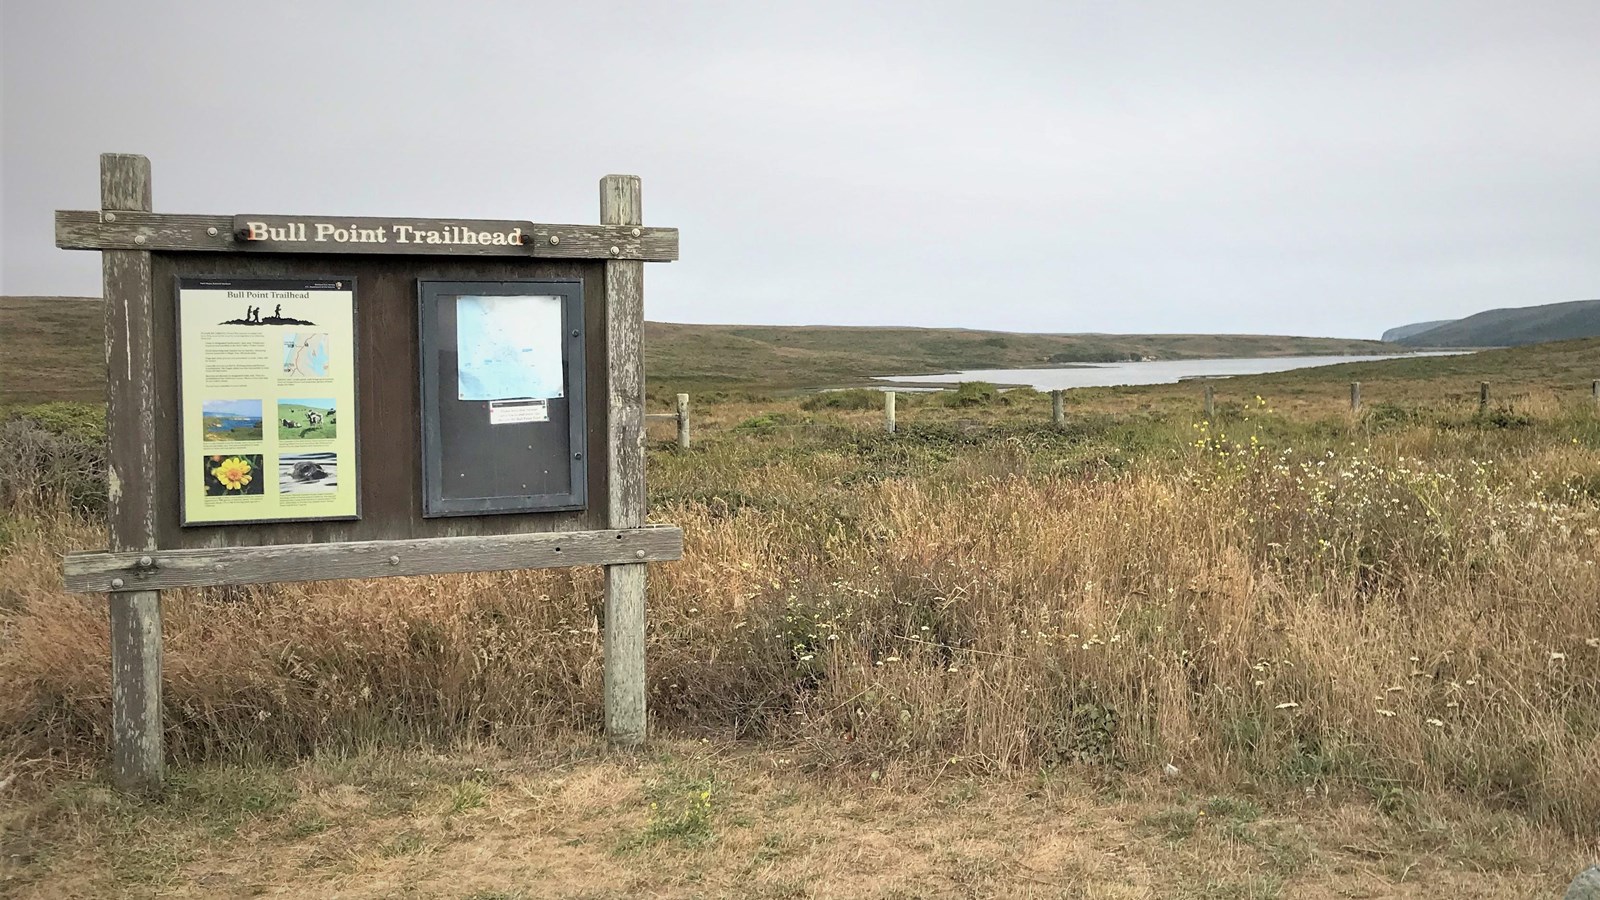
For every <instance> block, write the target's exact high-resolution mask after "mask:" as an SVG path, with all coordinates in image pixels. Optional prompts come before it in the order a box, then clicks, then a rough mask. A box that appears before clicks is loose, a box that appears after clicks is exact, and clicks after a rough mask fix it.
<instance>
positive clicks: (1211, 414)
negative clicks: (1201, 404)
mask: <svg viewBox="0 0 1600 900" xmlns="http://www.w3.org/2000/svg"><path fill="white" fill-rule="evenodd" d="M1216 415H1217V391H1216V388H1215V387H1213V386H1212V385H1210V384H1207V385H1206V421H1207V422H1210V421H1211V420H1212V419H1215V418H1216Z"/></svg>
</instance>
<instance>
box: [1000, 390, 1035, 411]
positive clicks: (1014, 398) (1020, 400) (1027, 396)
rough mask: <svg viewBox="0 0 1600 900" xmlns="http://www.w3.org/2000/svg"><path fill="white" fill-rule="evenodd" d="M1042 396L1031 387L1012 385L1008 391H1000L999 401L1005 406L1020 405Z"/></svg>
mask: <svg viewBox="0 0 1600 900" xmlns="http://www.w3.org/2000/svg"><path fill="white" fill-rule="evenodd" d="M1043 397H1044V394H1042V393H1040V392H1039V391H1036V390H1034V389H1033V388H1031V387H1027V386H1023V387H1014V388H1012V389H1010V390H1008V391H1003V392H1001V394H1000V402H1001V403H1003V404H1005V405H1006V406H1020V405H1024V404H1028V403H1034V402H1037V401H1038V400H1040V399H1042V398H1043Z"/></svg>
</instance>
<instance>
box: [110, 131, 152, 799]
mask: <svg viewBox="0 0 1600 900" xmlns="http://www.w3.org/2000/svg"><path fill="white" fill-rule="evenodd" d="M150 208H151V199H150V160H148V159H146V158H144V157H143V156H133V155H127V154H120V153H106V154H103V155H101V157H100V209H101V213H100V214H101V217H102V218H103V219H104V220H106V221H108V222H115V221H116V219H117V216H118V213H124V212H149V211H150ZM137 243H142V242H136V244H137ZM101 267H102V268H103V269H104V275H105V278H104V284H105V298H106V303H105V308H106V375H107V379H106V421H108V422H122V423H127V425H128V426H131V427H119V428H113V429H110V435H109V436H110V448H109V449H110V452H109V454H108V459H107V469H108V471H107V483H108V490H107V492H106V497H107V507H108V509H107V519H108V520H109V523H110V526H111V527H110V532H111V534H110V538H111V549H112V550H124V551H146V550H154V549H155V548H156V522H155V497H154V491H153V490H152V485H151V478H150V469H149V460H151V459H152V458H154V456H155V452H154V451H155V447H154V443H155V440H156V436H155V435H156V429H155V414H156V404H157V400H156V385H155V364H154V363H155V356H154V354H155V346H154V345H155V339H154V335H153V334H152V330H151V323H152V322H153V321H154V316H153V314H152V306H153V304H154V296H153V292H152V291H151V284H150V251H148V250H107V251H105V252H104V254H103V255H102V257H101ZM111 586H112V588H113V589H116V592H115V593H112V594H111V595H110V597H109V598H108V600H109V605H110V615H111V748H112V749H111V780H112V782H113V783H114V784H116V786H117V787H119V788H122V789H123V790H130V791H132V790H152V789H155V788H158V787H160V785H161V779H162V766H163V762H164V756H163V753H162V740H161V729H162V724H161V592H160V591H141V590H127V591H124V590H120V588H123V587H126V582H121V581H114V582H112V585H111Z"/></svg>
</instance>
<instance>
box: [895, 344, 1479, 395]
mask: <svg viewBox="0 0 1600 900" xmlns="http://www.w3.org/2000/svg"><path fill="white" fill-rule="evenodd" d="M1453 355H1455V354H1454V353H1451V352H1433V353H1406V354H1398V355H1390V356H1277V357H1246V358H1238V359H1184V360H1169V359H1163V360H1155V361H1152V362H1118V363H1093V364H1088V363H1086V364H1082V365H1074V366H1072V367H1069V368H1060V369H972V370H969V371H966V372H953V373H950V374H947V375H880V376H878V380H880V381H892V382H895V383H896V384H922V385H928V386H929V387H938V386H943V385H953V384H959V383H961V382H963V381H988V382H993V383H995V384H1025V385H1029V386H1031V387H1034V388H1036V389H1038V390H1041V391H1051V390H1055V389H1057V388H1080V387H1112V386H1116V385H1125V384H1173V383H1175V382H1179V381H1182V380H1184V379H1186V378H1223V377H1226V376H1229V375H1261V374H1265V373H1267V372H1287V371H1289V370H1290V369H1307V368H1311V367H1313V366H1331V365H1337V364H1339V363H1352V362H1372V361H1375V360H1382V359H1404V358H1408V357H1414V356H1453Z"/></svg>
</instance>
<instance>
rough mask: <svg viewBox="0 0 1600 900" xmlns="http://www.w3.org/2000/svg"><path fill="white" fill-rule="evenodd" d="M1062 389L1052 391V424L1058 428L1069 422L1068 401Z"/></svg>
mask: <svg viewBox="0 0 1600 900" xmlns="http://www.w3.org/2000/svg"><path fill="white" fill-rule="evenodd" d="M1063 393H1065V392H1064V391H1061V390H1060V389H1057V390H1053V391H1051V392H1050V424H1052V425H1054V426H1055V427H1057V428H1060V427H1061V426H1063V425H1065V424H1067V410H1066V403H1065V400H1064V398H1063V397H1062V394H1063Z"/></svg>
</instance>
